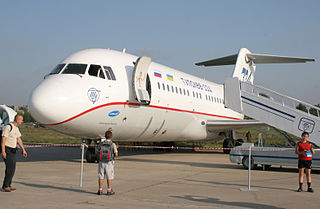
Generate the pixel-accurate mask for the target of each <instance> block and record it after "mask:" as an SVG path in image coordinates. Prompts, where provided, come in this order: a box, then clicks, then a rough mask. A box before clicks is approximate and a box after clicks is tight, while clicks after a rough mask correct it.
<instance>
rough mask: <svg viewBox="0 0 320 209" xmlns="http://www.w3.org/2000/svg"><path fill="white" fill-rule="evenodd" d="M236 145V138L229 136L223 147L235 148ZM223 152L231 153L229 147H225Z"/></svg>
mask: <svg viewBox="0 0 320 209" xmlns="http://www.w3.org/2000/svg"><path fill="white" fill-rule="evenodd" d="M233 147H234V140H233V139H230V138H227V139H225V140H224V141H223V148H233ZM223 153H225V154H229V153H230V150H229V149H224V150H223Z"/></svg>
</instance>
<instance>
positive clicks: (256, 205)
mask: <svg viewBox="0 0 320 209" xmlns="http://www.w3.org/2000/svg"><path fill="white" fill-rule="evenodd" d="M170 197H171V198H177V199H184V200H189V201H194V202H201V203H212V204H217V205H225V206H235V207H241V208H262V209H280V208H279V207H275V206H271V205H265V204H259V203H252V202H231V201H230V202H229V201H221V200H219V199H218V198H210V197H203V196H196V195H185V196H170ZM281 209H282V208H281Z"/></svg>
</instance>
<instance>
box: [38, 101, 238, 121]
mask: <svg viewBox="0 0 320 209" xmlns="http://www.w3.org/2000/svg"><path fill="white" fill-rule="evenodd" d="M114 105H128V106H130V105H131V106H141V105H140V104H139V103H130V102H112V103H107V104H103V105H99V106H96V107H93V108H91V109H89V110H86V111H84V112H82V113H80V114H78V115H75V116H73V117H71V118H69V119H67V120H64V121H62V122H59V123H52V124H42V125H46V126H56V125H61V124H63V123H67V122H69V121H71V120H73V119H76V118H78V117H80V116H82V115H84V114H87V113H89V112H91V111H94V110H96V109H99V108H102V107H107V106H114ZM148 107H151V108H156V109H164V110H171V111H177V112H186V113H192V114H198V115H206V116H212V117H219V118H227V119H232V120H241V119H240V118H233V117H229V116H223V115H214V114H209V113H202V112H195V111H189V110H181V109H176V108H170V107H162V106H156V105H149V106H148Z"/></svg>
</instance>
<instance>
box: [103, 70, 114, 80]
mask: <svg viewBox="0 0 320 209" xmlns="http://www.w3.org/2000/svg"><path fill="white" fill-rule="evenodd" d="M103 68H104V70H105V73H106V75H107V78H108V79H109V80H114V81H115V80H116V77H115V76H114V74H113V71H112V68H111V67H109V66H103Z"/></svg>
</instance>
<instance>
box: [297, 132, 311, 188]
mask: <svg viewBox="0 0 320 209" xmlns="http://www.w3.org/2000/svg"><path fill="white" fill-rule="evenodd" d="M308 139H309V133H308V132H303V133H302V134H301V142H298V143H297V146H296V154H297V155H298V158H299V161H298V168H299V189H298V191H297V192H302V191H303V190H302V184H303V177H304V170H306V177H307V183H308V192H313V189H312V188H311V164H312V155H313V154H314V148H313V145H312V144H310V143H309V142H307V141H308Z"/></svg>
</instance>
